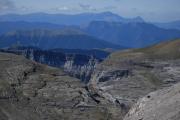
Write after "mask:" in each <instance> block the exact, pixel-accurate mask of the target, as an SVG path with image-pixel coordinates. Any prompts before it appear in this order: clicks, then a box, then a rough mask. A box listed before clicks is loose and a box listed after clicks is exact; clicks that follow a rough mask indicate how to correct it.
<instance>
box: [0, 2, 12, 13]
mask: <svg viewBox="0 0 180 120" xmlns="http://www.w3.org/2000/svg"><path fill="white" fill-rule="evenodd" d="M14 8H15V5H14V3H13V2H12V1H10V0H0V10H1V11H6V10H12V9H14Z"/></svg>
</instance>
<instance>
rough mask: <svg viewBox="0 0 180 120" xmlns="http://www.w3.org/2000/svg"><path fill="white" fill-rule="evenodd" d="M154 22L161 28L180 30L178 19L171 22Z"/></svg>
mask: <svg viewBox="0 0 180 120" xmlns="http://www.w3.org/2000/svg"><path fill="white" fill-rule="evenodd" d="M154 24H155V25H157V26H159V27H161V28H166V29H178V30H180V20H178V21H173V22H167V23H154Z"/></svg>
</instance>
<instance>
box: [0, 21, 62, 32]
mask: <svg viewBox="0 0 180 120" xmlns="http://www.w3.org/2000/svg"><path fill="white" fill-rule="evenodd" d="M64 27H65V25H57V24H51V23H41V22H25V21H17V22H9V21H4V22H0V34H3V33H7V32H12V31H16V30H33V29H49V30H57V29H58V30H59V29H62V28H64Z"/></svg>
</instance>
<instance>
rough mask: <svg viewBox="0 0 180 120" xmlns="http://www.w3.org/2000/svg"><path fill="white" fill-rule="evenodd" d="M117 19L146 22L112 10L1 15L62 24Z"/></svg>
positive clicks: (6, 17) (10, 19) (81, 23)
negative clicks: (120, 14) (114, 12)
mask: <svg viewBox="0 0 180 120" xmlns="http://www.w3.org/2000/svg"><path fill="white" fill-rule="evenodd" d="M97 20H100V21H116V22H144V20H143V19H142V18H141V17H136V18H130V19H129V18H123V17H121V16H119V15H117V14H113V13H111V12H103V13H82V14H76V15H68V14H47V13H33V14H26V15H19V14H7V15H1V16H0V21H11V22H12V21H14V22H16V21H26V22H47V23H53V24H61V25H84V24H88V23H89V22H91V21H97Z"/></svg>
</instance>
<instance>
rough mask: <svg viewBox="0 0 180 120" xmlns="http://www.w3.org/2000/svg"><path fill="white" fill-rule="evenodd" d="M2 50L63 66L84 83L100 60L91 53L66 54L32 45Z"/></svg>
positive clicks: (50, 64) (43, 62)
mask: <svg viewBox="0 0 180 120" xmlns="http://www.w3.org/2000/svg"><path fill="white" fill-rule="evenodd" d="M2 51H4V52H10V53H15V54H18V55H23V56H25V57H26V58H27V59H30V60H32V61H36V62H38V63H42V64H46V65H49V66H53V67H58V68H63V69H64V71H65V72H66V73H68V74H69V75H71V76H73V77H76V78H78V79H81V80H82V81H83V82H85V83H87V82H88V81H89V80H90V78H91V74H92V73H93V71H94V69H95V67H96V65H97V64H98V63H99V62H101V61H102V59H101V58H97V57H96V56H93V55H92V54H89V55H84V54H74V53H68V54H66V53H63V52H56V51H54V50H53V51H51V50H48V51H45V50H40V49H37V48H32V47H29V48H26V47H24V48H21V49H8V50H2ZM96 53H97V52H96ZM101 54H102V53H101Z"/></svg>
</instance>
